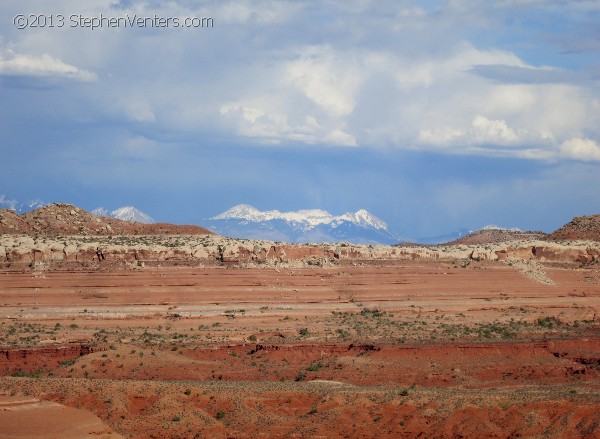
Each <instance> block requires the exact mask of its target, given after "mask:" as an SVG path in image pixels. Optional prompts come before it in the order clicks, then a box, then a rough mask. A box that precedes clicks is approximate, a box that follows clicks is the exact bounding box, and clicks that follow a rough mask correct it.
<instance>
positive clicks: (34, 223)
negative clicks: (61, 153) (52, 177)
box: [0, 203, 212, 236]
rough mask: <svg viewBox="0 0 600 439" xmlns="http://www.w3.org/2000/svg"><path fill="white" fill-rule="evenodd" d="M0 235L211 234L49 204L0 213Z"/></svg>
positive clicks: (66, 205)
mask: <svg viewBox="0 0 600 439" xmlns="http://www.w3.org/2000/svg"><path fill="white" fill-rule="evenodd" d="M0 233H1V234H31V235H43V236H60V235H79V236H90V235H91V236H107V235H184V234H185V235H208V234H212V232H211V231H209V230H207V229H204V228H202V227H199V226H179V225H173V224H166V223H155V224H143V223H136V222H130V221H122V220H118V219H115V218H108V217H101V216H96V215H93V214H91V213H89V212H87V211H85V210H83V209H81V208H79V207H77V206H73V205H72V204H66V203H56V204H49V205H47V206H44V207H40V208H38V209H36V210H34V211H32V212H28V213H25V214H22V215H18V214H16V213H15V212H13V211H12V210H9V209H0Z"/></svg>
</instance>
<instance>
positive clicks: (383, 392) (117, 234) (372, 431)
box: [0, 204, 600, 438]
mask: <svg viewBox="0 0 600 439" xmlns="http://www.w3.org/2000/svg"><path fill="white" fill-rule="evenodd" d="M0 233H1V236H0V372H1V375H2V376H1V377H0V425H1V426H2V431H1V433H0V436H1V437H3V438H34V437H40V438H41V437H56V438H70V437H73V438H79V437H102V438H119V437H125V438H204V437H210V438H213V437H214V438H260V437H290V438H292V437H296V438H319V437H322V438H335V437H340V438H356V437H359V438H367V437H373V438H379V437H391V438H392V437H393V438H397V437H410V438H412V437H430V438H459V437H465V438H467V437H468V438H477V437H481V438H484V437H485V438H489V437H492V438H508V437H539V438H541V437H550V438H594V437H600V392H599V390H600V325H599V316H598V314H599V311H600V301H599V297H600V265H599V263H598V261H599V259H600V215H596V216H589V217H579V218H575V219H574V220H573V221H572V222H570V223H568V224H566V225H565V226H564V227H562V228H560V229H559V230H557V231H556V232H554V233H552V234H544V233H541V232H531V233H528V232H518V233H517V232H510V231H506V232H501V231H497V230H496V231H481V232H476V233H473V234H471V235H468V236H466V237H464V238H462V239H460V240H458V241H455V242H452V243H449V244H447V245H437V246H423V245H412V244H399V245H393V246H383V245H354V244H350V243H335V244H322V243H315V244H298V245H291V244H286V243H281V242H271V241H255V240H240V239H229V238H224V237H222V236H218V235H215V234H213V233H210V232H209V231H208V230H206V229H203V228H201V227H197V226H175V225H170V224H151V225H145V224H139V223H128V222H125V221H119V220H116V219H112V218H104V217H97V216H95V215H92V214H90V213H88V212H86V211H84V210H83V209H80V208H78V207H76V206H72V205H68V204H51V205H49V206H45V207H41V208H39V209H36V210H34V211H33V212H30V213H27V214H22V215H17V214H16V213H14V212H12V211H10V210H6V209H5V210H0Z"/></svg>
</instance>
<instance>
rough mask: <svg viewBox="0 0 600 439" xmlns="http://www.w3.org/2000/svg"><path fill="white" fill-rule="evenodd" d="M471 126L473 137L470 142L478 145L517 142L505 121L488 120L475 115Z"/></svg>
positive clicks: (515, 136) (514, 134)
mask: <svg viewBox="0 0 600 439" xmlns="http://www.w3.org/2000/svg"><path fill="white" fill-rule="evenodd" d="M472 126H473V136H472V138H471V141H473V142H475V143H478V144H486V143H491V144H494V145H507V144H511V143H514V142H516V141H517V140H518V136H517V134H516V133H515V132H514V130H513V129H512V128H510V127H509V126H508V124H507V123H506V121H505V120H490V119H488V118H486V117H484V116H481V115H477V116H475V118H474V119H473V122H472Z"/></svg>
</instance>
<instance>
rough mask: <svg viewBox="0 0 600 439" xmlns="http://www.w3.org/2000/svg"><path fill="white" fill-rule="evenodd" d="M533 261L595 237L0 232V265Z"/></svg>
mask: <svg viewBox="0 0 600 439" xmlns="http://www.w3.org/2000/svg"><path fill="white" fill-rule="evenodd" d="M415 259H437V260H465V261H469V260H474V261H481V260H485V261H511V260H523V261H528V260H532V261H538V262H556V263H576V264H589V263H594V262H597V261H598V260H599V259H600V242H590V241H572V242H547V241H535V240H523V241H510V242H503V243H495V244H488V245H485V246H482V245H475V244H473V245H464V244H461V245H448V246H431V247H423V246H404V247H398V246H385V245H379V246H371V245H354V244H348V243H338V244H311V245H294V244H282V243H276V242H273V241H258V240H239V239H231V238H224V237H221V236H218V235H203V236H198V235H177V236H155V235H154V236H152V235H139V236H93V237H92V236H90V237H82V236H79V237H76V236H68V237H32V236H26V235H3V236H1V237H0V264H4V265H5V266H6V265H9V266H10V265H12V264H16V263H17V264H18V263H21V264H23V263H24V264H36V263H46V264H50V265H52V264H54V265H57V264H64V263H70V264H75V265H78V264H85V265H88V266H89V264H95V265H98V266H102V265H106V267H107V268H108V267H109V266H110V265H111V264H117V265H118V264H121V265H124V264H133V265H134V266H143V265H153V264H160V265H169V264H171V265H188V266H195V265H224V266H244V265H269V266H278V265H279V266H332V265H340V264H345V263H360V262H365V261H373V260H380V261H381V260H415Z"/></svg>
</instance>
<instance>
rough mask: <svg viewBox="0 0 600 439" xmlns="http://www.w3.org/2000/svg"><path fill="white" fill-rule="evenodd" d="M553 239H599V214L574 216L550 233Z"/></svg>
mask: <svg viewBox="0 0 600 439" xmlns="http://www.w3.org/2000/svg"><path fill="white" fill-rule="evenodd" d="M550 239H552V240H554V241H566V240H592V241H600V214H599V215H590V216H576V217H575V218H573V220H572V221H571V222H569V223H568V224H565V225H564V226H562V227H561V228H560V229H558V230H556V231H555V232H554V233H552V234H551V235H550Z"/></svg>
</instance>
